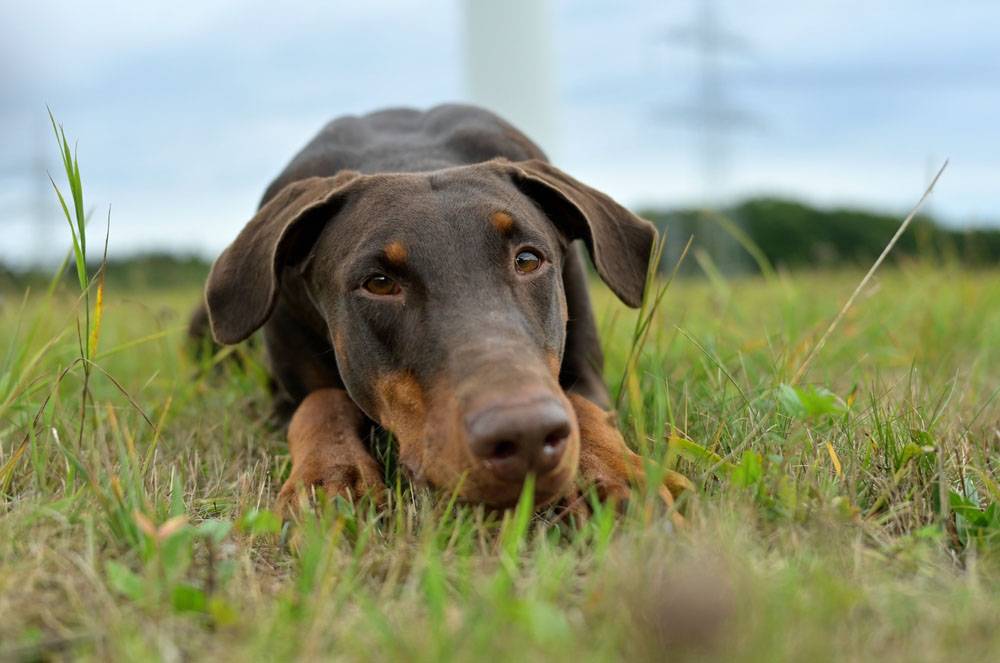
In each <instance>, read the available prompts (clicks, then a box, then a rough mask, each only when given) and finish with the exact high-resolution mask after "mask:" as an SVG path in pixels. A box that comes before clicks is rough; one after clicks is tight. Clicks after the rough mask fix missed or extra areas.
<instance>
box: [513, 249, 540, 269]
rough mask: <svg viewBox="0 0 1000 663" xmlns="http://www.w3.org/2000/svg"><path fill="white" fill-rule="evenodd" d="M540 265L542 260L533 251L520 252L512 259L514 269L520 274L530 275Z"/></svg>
mask: <svg viewBox="0 0 1000 663" xmlns="http://www.w3.org/2000/svg"><path fill="white" fill-rule="evenodd" d="M541 265H542V258H541V256H539V255H538V254H537V253H535V252H534V251H521V252H520V253H518V254H517V256H516V257H515V258H514V267H515V268H516V269H517V271H519V272H521V273H522V274H530V273H531V272H533V271H535V270H536V269H538V268H539V267H541Z"/></svg>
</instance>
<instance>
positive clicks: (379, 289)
mask: <svg viewBox="0 0 1000 663" xmlns="http://www.w3.org/2000/svg"><path fill="white" fill-rule="evenodd" d="M361 287H362V288H364V289H365V290H367V291H368V292H370V293H372V294H373V295H379V296H382V297H387V296H389V295H398V294H399V293H400V292H401V288H400V287H399V284H398V283H396V282H395V281H393V280H392V279H390V278H389V277H388V276H386V275H385V274H372V275H371V276H369V277H368V278H367V279H365V282H364V283H362V284H361Z"/></svg>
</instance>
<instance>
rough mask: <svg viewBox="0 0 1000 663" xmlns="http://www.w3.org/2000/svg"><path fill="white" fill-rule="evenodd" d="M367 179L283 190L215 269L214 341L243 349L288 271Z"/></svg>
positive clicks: (211, 287) (348, 175) (320, 180)
mask: <svg viewBox="0 0 1000 663" xmlns="http://www.w3.org/2000/svg"><path fill="white" fill-rule="evenodd" d="M359 179H361V175H359V174H358V173H355V172H342V173H340V174H338V175H337V176H335V177H310V178H309V179H305V180H299V181H297V182H293V183H291V184H289V185H288V186H286V187H285V188H283V189H282V190H281V191H280V192H278V194H277V195H276V196H274V197H273V198H272V199H271V200H270V201H268V203H267V204H266V205H264V206H263V207H262V208H261V209H260V210H259V211H258V212H257V214H256V216H254V217H253V218H252V219H250V222H249V223H247V225H246V226H245V227H244V228H243V230H242V231H240V234H239V235H238V236H237V237H236V240H235V241H233V243H232V244H230V245H229V246H228V247H227V248H226V250H225V251H223V252H222V255H220V256H219V257H218V259H217V260H216V261H215V264H214V265H212V271H211V273H210V274H209V275H208V283H207V284H206V286H205V304H206V307H207V308H208V317H209V322H210V323H211V327H212V336H214V337H215V340H216V341H217V342H219V343H223V344H232V343H239V342H240V341H242V340H243V339H245V338H247V337H248V336H250V334H252V333H254V332H255V331H256V330H257V329H258V328H260V326H261V325H263V324H264V323H265V322H266V321H267V319H268V318H269V317H270V316H271V311H273V310H274V305H275V303H276V301H277V298H278V288H279V285H280V281H281V273H282V270H283V268H284V267H285V266H286V265H288V264H291V263H292V262H295V261H296V260H297V259H300V258H301V257H303V256H304V255H305V254H306V252H307V251H308V250H309V248H311V247H312V244H313V242H315V240H316V238H317V237H318V236H319V233H320V231H321V230H322V229H323V227H324V226H325V225H326V223H327V221H329V220H330V218H331V217H332V216H333V215H334V214H335V213H336V211H337V210H338V209H339V208H340V207H341V206H342V204H343V201H344V194H345V192H346V191H347V190H348V189H350V188H351V186H352V185H353V184H354V183H355V182H357V181H358V180H359Z"/></svg>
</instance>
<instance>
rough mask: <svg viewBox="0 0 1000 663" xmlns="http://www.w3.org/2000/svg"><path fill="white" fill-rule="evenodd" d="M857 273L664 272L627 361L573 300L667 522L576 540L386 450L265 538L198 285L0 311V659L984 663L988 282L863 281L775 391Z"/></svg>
mask: <svg viewBox="0 0 1000 663" xmlns="http://www.w3.org/2000/svg"><path fill="white" fill-rule="evenodd" d="M860 277H861V273H855V272H829V273H793V274H778V275H775V276H772V277H769V278H766V279H764V278H742V279H732V280H723V279H722V278H720V277H716V278H715V280H711V281H709V280H703V279H690V280H687V279H685V280H677V281H675V282H674V283H672V284H671V285H670V287H669V289H668V290H667V292H666V295H665V297H664V299H663V301H662V304H661V305H660V307H659V308H658V309H657V310H655V311H654V312H653V313H652V319H651V322H650V325H649V330H650V332H649V334H648V337H647V338H646V339H645V344H644V346H643V347H642V348H641V353H639V354H638V355H637V356H636V358H635V359H634V360H631V361H630V359H629V357H630V354H631V352H632V349H633V347H636V344H635V343H634V339H635V337H636V334H635V329H636V328H635V321H636V313H635V312H634V311H630V310H628V309H625V308H624V307H623V306H621V305H620V304H618V303H617V302H616V301H615V300H614V299H613V298H612V297H611V295H609V294H608V293H607V291H605V290H603V288H602V287H601V286H599V285H597V284H595V296H596V298H597V300H598V310H599V317H600V325H601V329H602V333H603V339H604V343H605V346H606V352H607V362H606V376H607V379H608V381H609V384H611V385H612V388H613V389H614V390H615V393H616V394H618V393H619V392H623V393H621V398H620V403H621V405H620V409H619V415H620V420H621V422H622V427H623V429H624V430H625V431H626V436H627V438H628V439H629V441H630V443H631V444H633V445H634V446H635V448H636V449H639V450H641V451H642V453H643V454H644V455H645V456H646V457H647V458H648V459H649V463H650V468H651V469H655V468H657V467H672V468H675V469H677V470H680V471H682V472H684V473H686V474H687V475H688V476H689V477H690V478H691V479H692V480H693V481H694V483H695V485H696V486H697V494H696V495H690V496H688V498H686V499H684V500H682V504H681V508H682V509H683V511H684V512H685V513H686V516H687V523H688V524H687V526H686V527H684V528H683V529H681V530H675V529H673V528H671V527H670V525H669V524H668V523H669V522H670V520H669V518H668V516H667V514H666V513H665V512H664V508H663V507H662V505H661V504H660V503H659V502H658V501H657V499H656V498H655V496H653V497H651V496H650V495H647V493H646V491H645V490H644V489H642V488H641V487H639V488H637V489H636V494H635V498H634V499H633V500H632V501H631V502H630V503H629V506H628V510H627V512H626V513H624V514H622V515H618V514H616V513H615V512H614V510H613V509H611V508H608V507H606V506H602V505H600V504H597V503H595V504H594V505H593V513H592V515H591V516H590V517H589V519H587V520H586V521H585V522H576V521H570V520H569V519H566V518H561V517H560V514H559V513H558V512H556V511H550V512H546V513H541V514H538V515H535V516H532V515H531V513H532V511H533V510H532V509H531V508H530V501H529V500H528V499H527V497H526V498H525V499H523V500H522V503H521V505H520V507H519V508H518V510H516V511H514V512H510V513H506V514H496V513H489V512H485V511H484V510H482V509H481V508H476V507H470V506H465V505H456V504H454V503H452V501H451V500H450V499H449V496H448V495H435V494H431V493H428V492H426V491H424V490H423V489H419V490H417V489H413V488H411V487H410V486H409V485H408V484H407V482H406V480H405V477H402V476H398V474H397V473H395V471H394V470H392V468H391V463H390V469H389V470H388V478H389V480H390V482H391V484H390V485H394V486H395V487H396V488H395V491H394V495H393V496H392V498H391V503H390V505H389V506H388V507H387V508H385V509H384V510H377V509H375V508H374V507H373V506H372V505H371V504H368V503H367V502H365V501H362V502H360V503H358V504H350V503H347V502H344V501H342V500H340V501H337V502H334V503H333V504H331V505H329V506H327V507H323V508H320V509H318V510H317V512H307V513H306V514H305V515H304V516H303V518H302V519H301V521H300V522H298V523H297V524H295V525H294V526H292V525H286V526H285V527H282V525H281V523H280V522H279V521H278V520H277V519H276V518H275V516H274V515H273V514H272V513H271V512H270V511H268V508H269V507H270V506H271V504H272V500H273V497H274V495H275V492H276V487H277V486H279V485H280V482H281V481H282V479H283V477H284V476H286V474H287V472H288V456H287V451H286V448H285V445H284V440H283V433H282V431H281V430H279V429H277V428H276V427H274V426H273V425H272V424H271V423H270V422H269V418H268V413H269V402H268V397H267V393H266V388H265V380H266V378H265V373H264V370H263V367H262V364H261V356H260V352H259V350H258V349H255V348H253V347H244V348H240V349H238V350H237V351H236V352H237V354H238V355H239V356H241V357H242V359H243V361H241V362H234V361H228V360H225V359H222V358H219V357H217V358H216V363H215V366H214V367H213V366H212V365H210V364H211V361H207V360H206V361H204V362H201V363H199V362H196V361H195V360H194V359H192V358H191V356H190V353H189V352H187V350H186V347H185V343H184V331H183V330H184V325H185V321H186V315H187V312H188V311H189V310H190V308H191V306H192V304H193V303H194V302H195V301H196V300H197V298H198V297H199V290H198V288H197V286H196V285H194V284H192V285H191V286H190V287H183V288H173V289H168V290H148V289H146V290H137V291H130V290H128V289H124V290H123V289H121V288H119V289H118V290H117V291H116V290H114V289H113V288H110V287H107V288H105V291H103V292H102V293H101V297H100V298H101V300H102V301H101V303H100V305H99V306H98V305H97V302H96V299H97V295H96V287H97V285H96V283H95V284H91V287H90V295H91V296H90V299H89V307H90V308H89V309H87V310H88V311H90V315H89V318H88V315H87V314H86V313H87V311H85V310H84V309H85V307H86V306H88V303H87V300H85V299H83V298H82V297H80V295H79V292H77V293H76V294H74V293H73V292H71V291H70V290H69V289H68V288H63V287H60V288H56V289H55V290H54V292H52V293H47V292H46V291H45V289H44V288H41V289H35V290H33V291H32V292H30V293H29V294H27V295H26V296H25V294H24V293H23V292H10V291H7V292H3V293H2V295H0V297H2V298H0V339H2V346H3V347H2V348H0V351H2V352H3V354H2V355H0V357H2V361H3V364H2V369H3V373H2V375H0V422H2V423H0V659H12V660H38V659H45V658H49V657H55V658H60V657H63V656H74V657H82V658H89V659H98V660H131V659H157V660H159V659H162V660H186V659H211V660H252V659H290V658H298V659H305V660H313V659H338V660H339V659H344V660H355V659H379V660H386V659H400V660H447V659H458V660H477V659H487V658H489V659H492V660H508V659H511V660H569V661H580V660H615V659H620V658H623V657H627V658H634V659H640V660H641V659H654V660H664V659H671V660H685V659H699V660H704V659H719V660H762V661H764V660H766V661H773V660H869V659H873V658H876V657H877V658H879V659H881V660H946V659H952V658H958V657H961V659H962V660H968V661H976V660H996V658H997V656H998V655H1000V629H997V628H996V626H997V614H1000V579H998V578H1000V576H998V575H997V571H998V570H1000V563H998V562H1000V559H998V555H997V552H998V549H1000V545H998V544H1000V534H998V533H1000V506H998V505H997V504H998V502H1000V487H998V483H1000V480H998V476H997V474H998V472H997V469H998V463H1000V402H998V393H997V392H998V388H1000V278H998V277H1000V273H998V272H996V271H980V272H972V271H966V270H963V269H962V268H960V267H957V266H954V265H948V264H944V265H941V264H938V265H930V264H926V263H920V262H906V263H903V264H900V265H897V266H894V267H892V268H890V269H887V270H885V271H884V272H882V273H881V274H880V276H878V277H876V279H875V280H874V281H873V282H872V284H871V285H870V286H869V287H868V288H866V289H865V290H864V291H863V293H862V296H861V297H860V298H859V299H858V300H857V302H856V303H855V305H854V307H853V308H852V309H851V310H850V311H849V312H848V314H847V316H846V317H845V318H844V320H843V321H842V323H841V324H840V326H839V327H838V328H837V330H836V331H835V332H834V333H833V334H832V336H831V337H830V339H829V341H828V342H827V343H826V345H825V347H823V348H822V349H821V351H820V352H819V353H818V354H817V355H816V358H815V359H814V360H813V361H812V362H811V364H810V365H809V367H808V370H807V371H806V373H805V374H804V376H803V377H802V378H801V380H799V381H798V382H795V383H793V378H794V376H795V373H796V370H797V369H798V368H799V367H800V366H801V365H802V362H803V361H804V359H805V357H806V355H807V353H808V352H809V350H810V349H811V348H812V347H813V345H814V344H815V342H816V341H817V339H818V337H819V336H820V334H821V333H822V332H823V331H824V329H825V328H826V327H827V325H828V324H829V322H830V320H831V319H832V318H833V316H834V315H835V314H836V312H837V311H838V310H839V308H840V306H841V305H842V303H843V302H844V301H845V299H846V298H847V296H848V295H849V294H850V293H851V292H852V291H853V289H854V288H855V286H856V285H857V283H858V282H859V280H860ZM110 282H111V281H110V280H109V283H110ZM98 309H100V311H101V318H100V320H99V321H98V320H96V319H95V318H96V316H97V310H98ZM95 328H97V329H98V331H97V333H94V332H93V330H94V329H95ZM88 329H89V330H91V333H90V334H88V333H86V330H88ZM78 330H79V331H80V333H79V334H78ZM88 346H89V347H88ZM82 355H85V356H89V357H90V358H91V361H89V362H87V363H84V362H82V361H81V360H80V357H81V356H82ZM627 365H631V369H630V370H629V371H627V375H628V378H627V379H625V380H623V379H622V376H623V375H625V374H626V366H627ZM85 366H86V367H88V370H87V371H85V370H84V367H85ZM85 372H86V373H89V376H87V377H85ZM85 380H86V382H87V389H88V390H89V393H90V397H89V398H88V399H87V400H86V404H85V405H83V404H82V401H81V398H82V393H83V388H84V381H85ZM622 385H624V386H623V388H622ZM81 425H82V426H83V427H82V429H81ZM383 452H384V453H385V454H387V455H388V456H389V457H391V449H389V450H383Z"/></svg>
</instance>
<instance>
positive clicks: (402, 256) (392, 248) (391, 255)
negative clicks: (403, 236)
mask: <svg viewBox="0 0 1000 663" xmlns="http://www.w3.org/2000/svg"><path fill="white" fill-rule="evenodd" d="M384 252H385V257H386V260H388V261H389V262H391V263H392V264H394V265H402V264H403V263H405V262H406V247H405V246H403V244H402V242H389V243H388V244H386V245H385V250H384Z"/></svg>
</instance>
